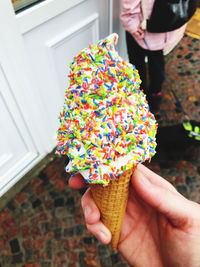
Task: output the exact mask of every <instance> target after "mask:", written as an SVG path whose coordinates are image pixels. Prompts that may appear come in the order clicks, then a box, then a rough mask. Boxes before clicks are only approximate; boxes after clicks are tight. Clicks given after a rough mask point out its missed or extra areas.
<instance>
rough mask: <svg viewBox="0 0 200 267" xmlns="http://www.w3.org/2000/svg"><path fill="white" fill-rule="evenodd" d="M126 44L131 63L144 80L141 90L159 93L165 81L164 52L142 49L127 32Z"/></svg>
mask: <svg viewBox="0 0 200 267" xmlns="http://www.w3.org/2000/svg"><path fill="white" fill-rule="evenodd" d="M126 44H127V51H128V57H129V61H130V63H132V64H133V65H135V67H136V69H138V71H139V75H140V79H141V80H142V84H141V89H143V90H144V92H145V93H146V94H147V95H148V94H152V93H158V92H160V91H161V89H162V83H163V81H164V76H163V73H164V56H163V51H162V50H156V51H150V50H146V49H143V48H142V47H140V46H139V45H138V44H137V42H136V41H135V39H134V38H133V37H132V36H131V34H130V33H128V32H126ZM145 56H147V57H148V71H149V82H150V84H149V86H147V76H146V75H147V73H146V63H145Z"/></svg>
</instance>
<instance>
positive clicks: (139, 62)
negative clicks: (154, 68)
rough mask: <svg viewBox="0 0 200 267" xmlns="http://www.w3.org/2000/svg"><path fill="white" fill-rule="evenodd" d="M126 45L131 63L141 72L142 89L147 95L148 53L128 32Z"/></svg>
mask: <svg viewBox="0 0 200 267" xmlns="http://www.w3.org/2000/svg"><path fill="white" fill-rule="evenodd" d="M126 45H127V51H128V57H129V61H130V63H132V64H133V65H135V67H136V69H137V70H138V71H139V75H140V79H141V80H142V83H141V88H142V89H143V90H144V92H145V93H146V92H147V86H146V65H145V61H144V58H145V55H146V51H145V50H144V49H143V48H141V47H140V46H139V45H138V44H137V42H136V41H135V39H134V38H133V37H132V36H131V34H130V33H128V32H126Z"/></svg>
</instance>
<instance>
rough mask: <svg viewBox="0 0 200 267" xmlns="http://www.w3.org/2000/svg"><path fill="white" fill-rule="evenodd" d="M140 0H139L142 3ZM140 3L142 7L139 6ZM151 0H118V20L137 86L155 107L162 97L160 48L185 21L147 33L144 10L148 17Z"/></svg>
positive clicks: (178, 35) (174, 37)
mask: <svg viewBox="0 0 200 267" xmlns="http://www.w3.org/2000/svg"><path fill="white" fill-rule="evenodd" d="M142 2H143V3H142ZM142 4H143V9H142ZM153 4H154V0H122V13H121V16H120V18H121V22H122V25H123V27H124V29H125V31H126V43H127V51H128V56H129V61H130V62H131V63H132V64H133V65H135V66H136V68H137V69H138V71H139V74H140V78H141V80H142V84H141V88H142V89H143V90H144V92H145V94H146V95H147V100H148V102H149V105H150V109H152V110H157V109H158V108H159V105H160V103H161V99H162V92H161V91H162V84H163V81H164V77H165V74H164V55H163V51H164V50H166V49H168V50H170V48H171V47H174V46H175V44H177V43H178V41H180V39H181V38H182V37H183V34H184V31H185V28H186V24H185V25H183V26H182V27H181V28H179V29H177V30H174V31H170V32H165V33H151V32H148V31H147V30H145V29H143V28H144V26H143V25H144V24H143V23H144V10H145V13H146V14H145V15H146V18H147V19H149V18H150V16H151V12H152V9H153ZM145 57H147V58H148V71H149V81H150V83H149V85H148V86H147V81H146V64H145Z"/></svg>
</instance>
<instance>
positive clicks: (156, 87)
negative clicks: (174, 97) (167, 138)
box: [148, 50, 165, 94]
mask: <svg viewBox="0 0 200 267" xmlns="http://www.w3.org/2000/svg"><path fill="white" fill-rule="evenodd" d="M148 67H149V79H150V86H149V90H150V92H151V93H154V94H157V93H159V92H161V90H162V84H163V81H164V79H165V74H164V73H165V69H164V56H163V52H162V50H158V51H148Z"/></svg>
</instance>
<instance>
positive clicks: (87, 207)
mask: <svg viewBox="0 0 200 267" xmlns="http://www.w3.org/2000/svg"><path fill="white" fill-rule="evenodd" d="M91 212H92V210H91V208H90V207H89V206H86V207H85V208H84V215H85V217H88V216H89V215H90V214H91Z"/></svg>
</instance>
